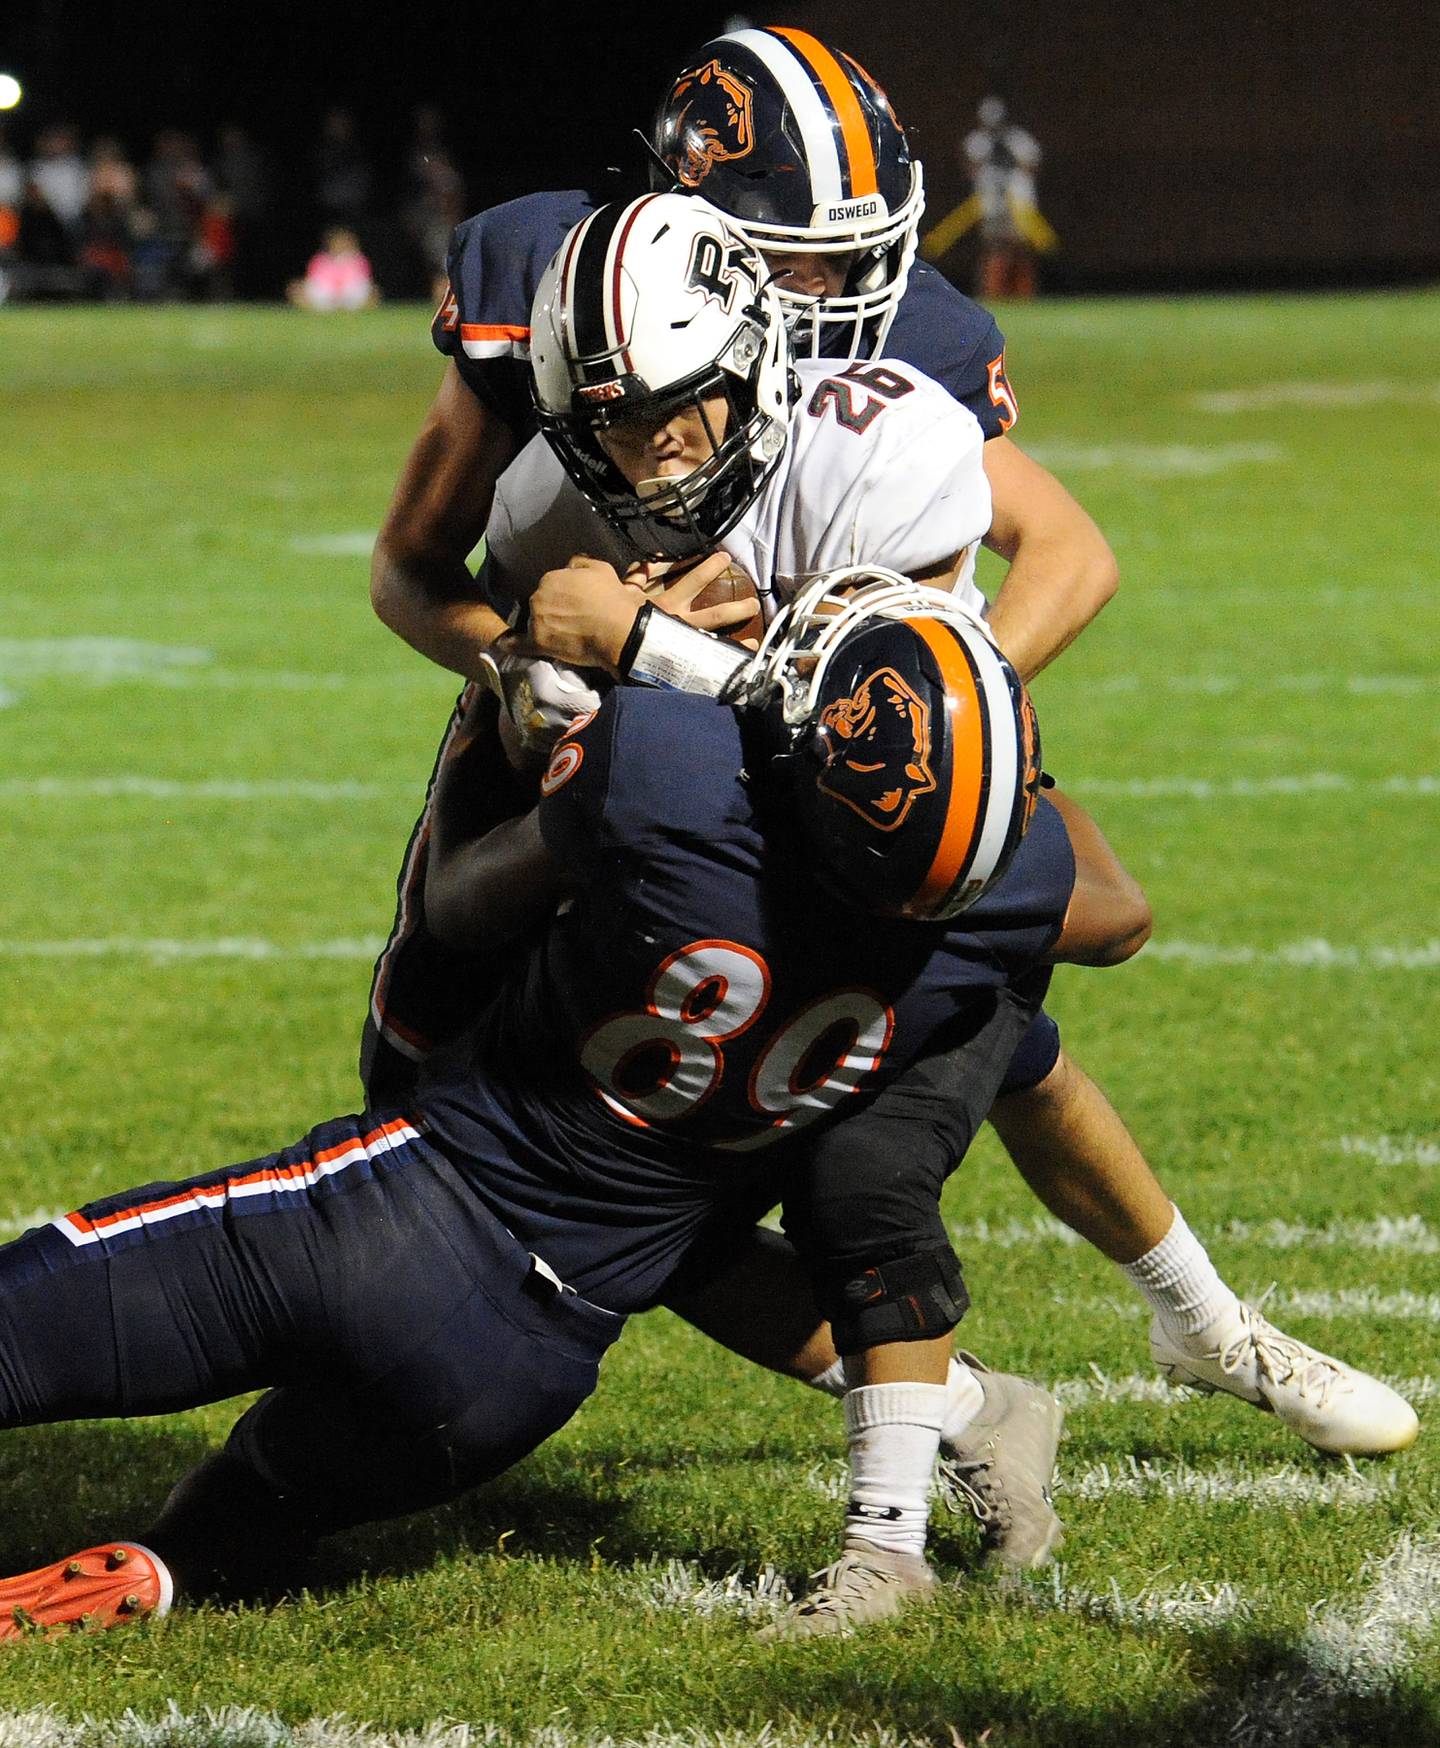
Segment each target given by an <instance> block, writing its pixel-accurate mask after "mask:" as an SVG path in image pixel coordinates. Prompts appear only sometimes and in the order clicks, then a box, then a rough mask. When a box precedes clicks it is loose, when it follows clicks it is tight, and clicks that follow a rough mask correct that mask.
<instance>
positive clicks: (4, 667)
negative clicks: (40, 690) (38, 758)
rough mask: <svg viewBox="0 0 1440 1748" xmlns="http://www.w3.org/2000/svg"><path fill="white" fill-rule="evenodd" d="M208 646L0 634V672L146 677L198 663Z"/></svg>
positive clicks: (207, 657)
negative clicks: (3, 635) (5, 635)
mask: <svg viewBox="0 0 1440 1748" xmlns="http://www.w3.org/2000/svg"><path fill="white" fill-rule="evenodd" d="M214 660H215V656H214V653H213V651H211V650H208V649H197V648H194V647H191V646H189V645H184V644H180V645H175V644H164V643H147V642H145V641H144V640H143V639H141V638H135V637H0V674H4V676H5V677H6V679H8V680H29V679H56V678H60V679H75V680H92V681H96V682H99V683H104V682H105V681H108V680H121V679H125V680H129V679H137V678H150V677H152V676H154V675H155V674H157V673H166V672H170V671H172V670H174V669H177V668H180V669H184V668H203V667H206V666H208V664H209V663H211V662H213V661H214Z"/></svg>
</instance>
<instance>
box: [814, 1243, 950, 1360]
mask: <svg viewBox="0 0 1440 1748" xmlns="http://www.w3.org/2000/svg"><path fill="white" fill-rule="evenodd" d="M819 1299H820V1308H821V1310H822V1311H823V1312H824V1313H825V1314H826V1316H827V1317H828V1318H829V1319H830V1328H831V1331H832V1334H833V1337H834V1341H835V1351H836V1353H838V1354H850V1353H855V1352H857V1351H858V1350H859V1349H861V1348H867V1347H876V1346H878V1345H879V1344H880V1343H882V1342H889V1341H929V1340H931V1339H932V1338H933V1337H934V1336H937V1335H944V1334H945V1333H946V1331H947V1330H951V1329H953V1328H954V1327H955V1325H956V1324H957V1323H958V1322H959V1321H960V1319H961V1318H962V1317H963V1316H964V1315H965V1313H966V1311H968V1310H969V1308H970V1295H969V1293H968V1292H966V1290H965V1278H964V1276H963V1274H962V1273H961V1270H960V1262H959V1259H958V1258H957V1257H956V1255H955V1253H954V1251H953V1250H950V1249H948V1248H947V1249H944V1250H926V1251H920V1252H918V1253H916V1254H915V1255H912V1256H902V1257H897V1258H895V1259H894V1260H893V1261H891V1262H885V1263H878V1264H874V1265H872V1266H871V1267H870V1268H866V1269H852V1270H849V1271H842V1270H835V1271H833V1272H832V1273H831V1275H830V1277H829V1279H827V1280H825V1281H823V1282H821V1283H820V1291H819Z"/></svg>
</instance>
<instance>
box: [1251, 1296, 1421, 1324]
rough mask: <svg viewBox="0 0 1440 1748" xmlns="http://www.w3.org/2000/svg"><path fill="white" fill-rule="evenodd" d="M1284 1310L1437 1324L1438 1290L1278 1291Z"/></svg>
mask: <svg viewBox="0 0 1440 1748" xmlns="http://www.w3.org/2000/svg"><path fill="white" fill-rule="evenodd" d="M1275 1299H1276V1300H1278V1301H1280V1302H1282V1303H1283V1304H1284V1307H1285V1309H1286V1311H1295V1312H1298V1313H1299V1314H1300V1315H1301V1316H1302V1317H1395V1318H1400V1319H1402V1320H1404V1321H1406V1322H1411V1323H1440V1293H1412V1292H1410V1291H1409V1289H1408V1288H1402V1289H1401V1290H1399V1291H1398V1292H1393V1293H1382V1292H1381V1291H1380V1289H1379V1288H1378V1287H1340V1288H1337V1289H1335V1290H1333V1291H1330V1292H1316V1293H1307V1292H1279V1293H1277V1294H1276V1295H1275Z"/></svg>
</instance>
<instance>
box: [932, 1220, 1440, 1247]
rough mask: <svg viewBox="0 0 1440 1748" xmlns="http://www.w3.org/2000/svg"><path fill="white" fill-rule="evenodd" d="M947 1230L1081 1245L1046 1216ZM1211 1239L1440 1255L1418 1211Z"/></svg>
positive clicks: (1214, 1233) (1245, 1225)
mask: <svg viewBox="0 0 1440 1748" xmlns="http://www.w3.org/2000/svg"><path fill="white" fill-rule="evenodd" d="M946 1230H947V1232H948V1233H949V1235H950V1239H951V1242H952V1243H954V1244H965V1245H972V1246H974V1247H975V1248H977V1249H985V1250H1019V1249H1023V1248H1024V1247H1025V1246H1027V1245H1031V1244H1064V1245H1069V1246H1075V1245H1078V1244H1080V1243H1082V1242H1083V1241H1082V1239H1081V1238H1080V1235H1079V1234H1078V1233H1076V1232H1072V1231H1071V1229H1070V1228H1069V1227H1068V1226H1064V1225H1062V1224H1061V1223H1060V1221H1058V1220H1056V1219H1054V1218H1052V1217H1051V1216H1050V1215H1049V1214H1032V1215H1030V1216H1029V1217H1028V1218H1026V1219H1012V1220H1000V1221H990V1220H951V1221H948V1222H947V1224H946ZM1205 1236H1206V1238H1207V1239H1209V1240H1219V1241H1223V1242H1225V1243H1229V1244H1258V1245H1263V1246H1264V1247H1265V1248H1267V1249H1269V1250H1299V1249H1301V1248H1306V1249H1308V1248H1310V1247H1312V1246H1314V1245H1325V1246H1329V1247H1332V1248H1345V1249H1355V1250H1399V1251H1405V1252H1408V1253H1409V1254H1411V1255H1414V1256H1435V1255H1437V1254H1440V1232H1437V1231H1436V1230H1435V1228H1434V1227H1433V1226H1430V1225H1428V1224H1427V1223H1426V1221H1425V1220H1424V1219H1423V1218H1422V1217H1421V1216H1420V1215H1419V1214H1401V1215H1387V1214H1382V1215H1380V1216H1379V1217H1378V1218H1376V1219H1374V1220H1344V1219H1342V1220H1332V1221H1331V1222H1330V1223H1329V1224H1328V1225H1325V1226H1312V1225H1307V1224H1305V1223H1304V1222H1301V1221H1298V1220H1227V1221H1226V1222H1225V1223H1224V1224H1223V1225H1221V1226H1212V1227H1208V1228H1206V1231H1205Z"/></svg>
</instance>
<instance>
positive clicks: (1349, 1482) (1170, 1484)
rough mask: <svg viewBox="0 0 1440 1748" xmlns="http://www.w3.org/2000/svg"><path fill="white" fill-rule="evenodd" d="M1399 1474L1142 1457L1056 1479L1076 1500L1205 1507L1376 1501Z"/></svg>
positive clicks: (1061, 1489) (1391, 1488)
mask: <svg viewBox="0 0 1440 1748" xmlns="http://www.w3.org/2000/svg"><path fill="white" fill-rule="evenodd" d="M1395 1483H1396V1477H1395V1475H1394V1474H1393V1473H1391V1472H1383V1471H1382V1472H1381V1474H1380V1475H1379V1476H1378V1477H1377V1478H1375V1479H1372V1478H1371V1477H1370V1476H1369V1475H1362V1474H1361V1473H1360V1471H1359V1470H1358V1469H1356V1468H1354V1467H1353V1466H1347V1467H1345V1468H1342V1469H1340V1470H1338V1471H1336V1472H1333V1473H1329V1474H1316V1473H1314V1472H1313V1471H1311V1470H1309V1469H1298V1468H1295V1467H1294V1466H1293V1465H1290V1464H1284V1465H1282V1466H1280V1467H1279V1468H1274V1469H1267V1470H1264V1471H1262V1472H1259V1473H1256V1472H1252V1471H1249V1470H1245V1469H1241V1468H1238V1467H1237V1466H1236V1465H1234V1464H1232V1463H1216V1464H1214V1465H1213V1466H1211V1467H1208V1468H1203V1469H1202V1468H1196V1467H1193V1466H1192V1465H1191V1464H1189V1463H1183V1462H1182V1463H1153V1462H1150V1461H1148V1460H1142V1459H1141V1458H1138V1457H1130V1458H1128V1459H1126V1460H1125V1461H1123V1462H1117V1463H1096V1464H1094V1465H1093V1466H1092V1467H1090V1468H1088V1469H1082V1470H1081V1471H1080V1472H1079V1473H1078V1474H1076V1475H1068V1476H1067V1475H1063V1474H1062V1475H1060V1476H1058V1477H1057V1478H1056V1483H1055V1491H1056V1493H1057V1495H1058V1494H1060V1493H1064V1494H1065V1495H1066V1496H1067V1497H1068V1498H1072V1499H1087V1500H1089V1499H1107V1498H1111V1497H1114V1496H1115V1495H1120V1496H1122V1497H1126V1498H1132V1499H1156V1498H1163V1499H1184V1500H1191V1501H1194V1502H1195V1503H1197V1504H1201V1505H1256V1506H1265V1507H1270V1506H1274V1505H1290V1506H1298V1505H1327V1506H1332V1507H1335V1508H1337V1509H1338V1508H1340V1507H1342V1506H1357V1505H1373V1504H1374V1503H1375V1501H1376V1500H1377V1499H1380V1498H1382V1497H1383V1496H1384V1495H1385V1494H1386V1493H1389V1492H1393V1491H1394V1488H1395Z"/></svg>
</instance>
